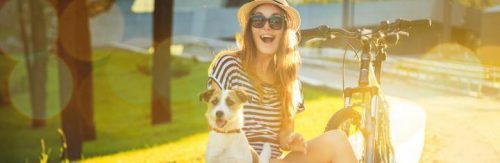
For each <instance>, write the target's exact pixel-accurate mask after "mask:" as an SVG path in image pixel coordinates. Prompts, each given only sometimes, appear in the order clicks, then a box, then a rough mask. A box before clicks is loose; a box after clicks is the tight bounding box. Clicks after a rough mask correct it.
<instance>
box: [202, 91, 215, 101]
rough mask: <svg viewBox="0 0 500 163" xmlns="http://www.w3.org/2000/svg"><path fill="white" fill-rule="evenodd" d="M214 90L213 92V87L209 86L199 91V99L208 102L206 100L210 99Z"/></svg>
mask: <svg viewBox="0 0 500 163" xmlns="http://www.w3.org/2000/svg"><path fill="white" fill-rule="evenodd" d="M214 92H215V89H213V88H210V89H208V90H206V91H205V92H203V93H201V94H200V101H203V102H208V100H210V97H212V95H213V94H214Z"/></svg>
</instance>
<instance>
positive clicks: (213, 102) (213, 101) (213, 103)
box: [210, 99, 219, 105]
mask: <svg viewBox="0 0 500 163" xmlns="http://www.w3.org/2000/svg"><path fill="white" fill-rule="evenodd" d="M217 101H219V100H217V99H214V100H212V101H210V102H211V103H212V105H217Z"/></svg>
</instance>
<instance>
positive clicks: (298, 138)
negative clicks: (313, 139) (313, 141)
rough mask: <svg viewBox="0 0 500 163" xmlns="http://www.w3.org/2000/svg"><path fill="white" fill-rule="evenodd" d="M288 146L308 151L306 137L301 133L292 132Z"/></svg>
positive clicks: (304, 151)
mask: <svg viewBox="0 0 500 163" xmlns="http://www.w3.org/2000/svg"><path fill="white" fill-rule="evenodd" d="M288 146H289V147H290V150H291V151H296V152H302V153H304V154H306V153H307V144H306V141H305V140H304V137H303V136H302V135H301V134H299V133H292V134H291V135H290V138H289V139H288Z"/></svg>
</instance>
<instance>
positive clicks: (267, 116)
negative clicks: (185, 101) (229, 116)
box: [208, 55, 304, 158]
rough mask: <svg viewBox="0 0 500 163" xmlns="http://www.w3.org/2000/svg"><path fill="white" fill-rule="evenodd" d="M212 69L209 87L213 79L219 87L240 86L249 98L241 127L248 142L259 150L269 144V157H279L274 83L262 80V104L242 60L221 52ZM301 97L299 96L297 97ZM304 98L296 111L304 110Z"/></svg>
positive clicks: (276, 96) (277, 103)
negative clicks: (270, 151) (270, 155)
mask: <svg viewBox="0 0 500 163" xmlns="http://www.w3.org/2000/svg"><path fill="white" fill-rule="evenodd" d="M213 64H214V65H212V69H211V70H210V71H209V75H208V81H209V82H208V87H210V84H211V82H210V80H213V81H215V83H217V84H218V86H219V88H223V89H233V88H235V87H239V88H240V89H243V90H244V91H245V92H247V94H248V95H249V97H250V100H249V101H248V103H246V104H244V106H243V114H244V127H243V131H244V132H245V134H246V136H247V138H248V141H249V143H250V145H251V146H252V147H253V148H254V149H255V151H257V152H258V153H260V152H261V150H262V146H263V144H264V143H269V145H270V146H271V150H272V158H277V157H279V156H281V154H282V152H281V150H280V149H279V141H278V138H279V130H280V126H281V117H282V113H281V110H280V109H281V102H280V99H279V98H278V97H279V96H278V91H277V89H276V88H275V86H274V85H271V84H266V83H262V88H263V96H262V103H260V102H259V101H261V100H260V97H259V96H258V93H257V91H256V89H255V88H254V86H253V85H252V82H251V80H250V78H248V76H247V74H246V73H245V72H244V71H243V68H242V65H241V61H240V59H239V58H238V57H236V56H233V55H223V56H221V57H219V58H218V59H217V60H216V61H215V62H213ZM300 98H302V97H300ZM302 103H303V101H302V100H300V104H299V105H298V106H299V107H297V111H298V112H301V111H303V110H304V107H303V104H302Z"/></svg>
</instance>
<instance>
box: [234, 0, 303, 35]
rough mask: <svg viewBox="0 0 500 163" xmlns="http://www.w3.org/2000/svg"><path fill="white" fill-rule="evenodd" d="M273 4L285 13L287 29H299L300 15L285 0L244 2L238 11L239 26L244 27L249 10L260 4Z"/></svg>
mask: <svg viewBox="0 0 500 163" xmlns="http://www.w3.org/2000/svg"><path fill="white" fill-rule="evenodd" d="M266 3H269V4H274V5H276V6H278V7H280V8H281V9H283V11H285V13H286V15H287V17H288V18H287V20H288V21H287V25H288V28H289V29H293V30H295V31H298V30H299V29H300V15H299V12H298V11H297V10H296V9H294V8H293V7H291V6H289V5H288V3H287V2H286V0H254V1H251V2H248V3H245V4H244V5H243V6H241V7H240V9H239V11H238V21H239V22H240V26H241V27H242V28H245V27H246V25H247V23H248V17H249V16H250V12H251V11H252V10H253V9H254V8H255V7H257V6H259V5H261V4H266Z"/></svg>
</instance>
